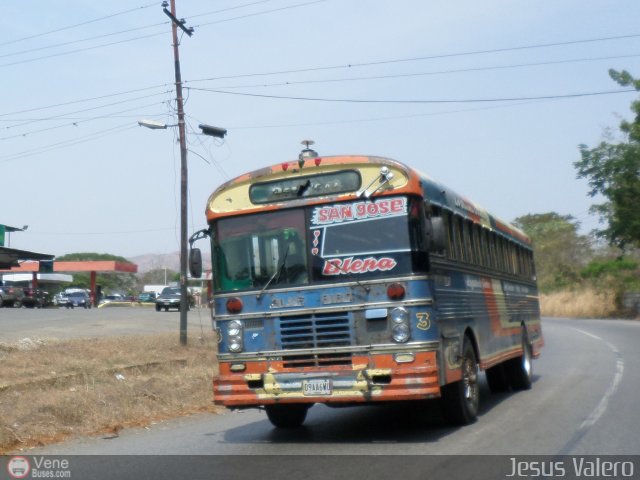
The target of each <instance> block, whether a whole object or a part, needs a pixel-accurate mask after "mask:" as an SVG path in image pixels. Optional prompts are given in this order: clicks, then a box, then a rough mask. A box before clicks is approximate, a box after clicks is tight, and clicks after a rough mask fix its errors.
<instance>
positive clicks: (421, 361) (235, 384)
mask: <svg viewBox="0 0 640 480" xmlns="http://www.w3.org/2000/svg"><path fill="white" fill-rule="evenodd" d="M241 366H243V367H244V371H242V372H238V371H235V372H234V371H233V370H238V369H239V368H241ZM219 368H220V374H219V375H218V376H217V377H215V378H214V380H213V392H214V403H215V404H216V405H223V406H227V407H257V406H262V405H269V404H274V403H328V404H329V403H371V402H389V401H400V400H422V399H426V398H434V397H439V396H440V386H439V382H438V367H437V355H436V352H435V351H429V352H419V353H412V354H402V355H394V354H380V355H374V354H370V355H363V356H354V357H353V359H352V363H351V365H350V366H326V367H305V368H297V369H285V368H283V367H282V362H278V361H267V360H255V361H250V362H236V361H221V362H220V363H219Z"/></svg>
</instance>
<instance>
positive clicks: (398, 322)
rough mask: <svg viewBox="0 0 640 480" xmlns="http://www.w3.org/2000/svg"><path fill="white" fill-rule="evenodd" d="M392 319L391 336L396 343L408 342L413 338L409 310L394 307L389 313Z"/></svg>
mask: <svg viewBox="0 0 640 480" xmlns="http://www.w3.org/2000/svg"><path fill="white" fill-rule="evenodd" d="M389 318H390V320H391V325H392V327H391V338H392V339H393V341H394V342H396V343H406V342H408V341H409V339H410V338H411V328H410V326H409V312H407V310H406V309H405V308H403V307H398V308H394V309H393V310H391V313H390V314H389Z"/></svg>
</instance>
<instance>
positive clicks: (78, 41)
mask: <svg viewBox="0 0 640 480" xmlns="http://www.w3.org/2000/svg"><path fill="white" fill-rule="evenodd" d="M168 23H169V22H160V23H154V24H151V25H145V26H143V27H136V28H129V29H127V30H120V31H119V32H112V33H105V34H102V35H96V36H93V37H87V38H81V39H78V40H71V41H68V42H62V43H54V44H53V45H46V46H44V47H36V48H29V49H27V50H20V51H19V52H12V53H5V54H4V55H0V58H6V57H14V56H16V55H24V54H25V53H31V52H39V51H42V50H48V49H51V48H57V47H66V46H68V45H75V44H76V43H84V42H89V41H91V40H98V39H100V38H105V37H113V36H116V35H122V34H124V33H131V32H137V31H139V30H146V29H147V28H153V27H159V26H161V25H167V24H168ZM163 33H164V32H163ZM39 58H47V57H39ZM28 61H35V59H34V60H28Z"/></svg>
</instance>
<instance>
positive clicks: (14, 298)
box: [0, 285, 24, 308]
mask: <svg viewBox="0 0 640 480" xmlns="http://www.w3.org/2000/svg"><path fill="white" fill-rule="evenodd" d="M23 298H24V292H23V291H22V287H8V286H6V285H0V307H14V308H20V307H21V306H22V299H23Z"/></svg>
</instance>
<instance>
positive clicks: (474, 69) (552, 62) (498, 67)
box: [185, 53, 640, 88]
mask: <svg viewBox="0 0 640 480" xmlns="http://www.w3.org/2000/svg"><path fill="white" fill-rule="evenodd" d="M634 57H640V54H637V53H634V54H628V55H613V56H608V57H592V58H575V59H565V60H550V61H547V62H534V63H520V64H512V65H494V66H489V67H472V68H459V69H452V70H437V71H432V72H417V73H398V74H389V75H367V76H362V77H343V78H328V79H314V80H290V81H283V82H274V83H256V84H250V85H227V86H220V87H217V88H255V87H281V86H288V85H305V84H313V83H340V82H353V81H362V80H385V79H392V78H408V77H421V76H428V75H445V74H451V73H469V72H483V71H490V70H507V69H512V68H524V67H539V66H546V65H561V64H568V63H579V62H595V61H602V60H616V59H621V58H634ZM185 83H187V82H185Z"/></svg>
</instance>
